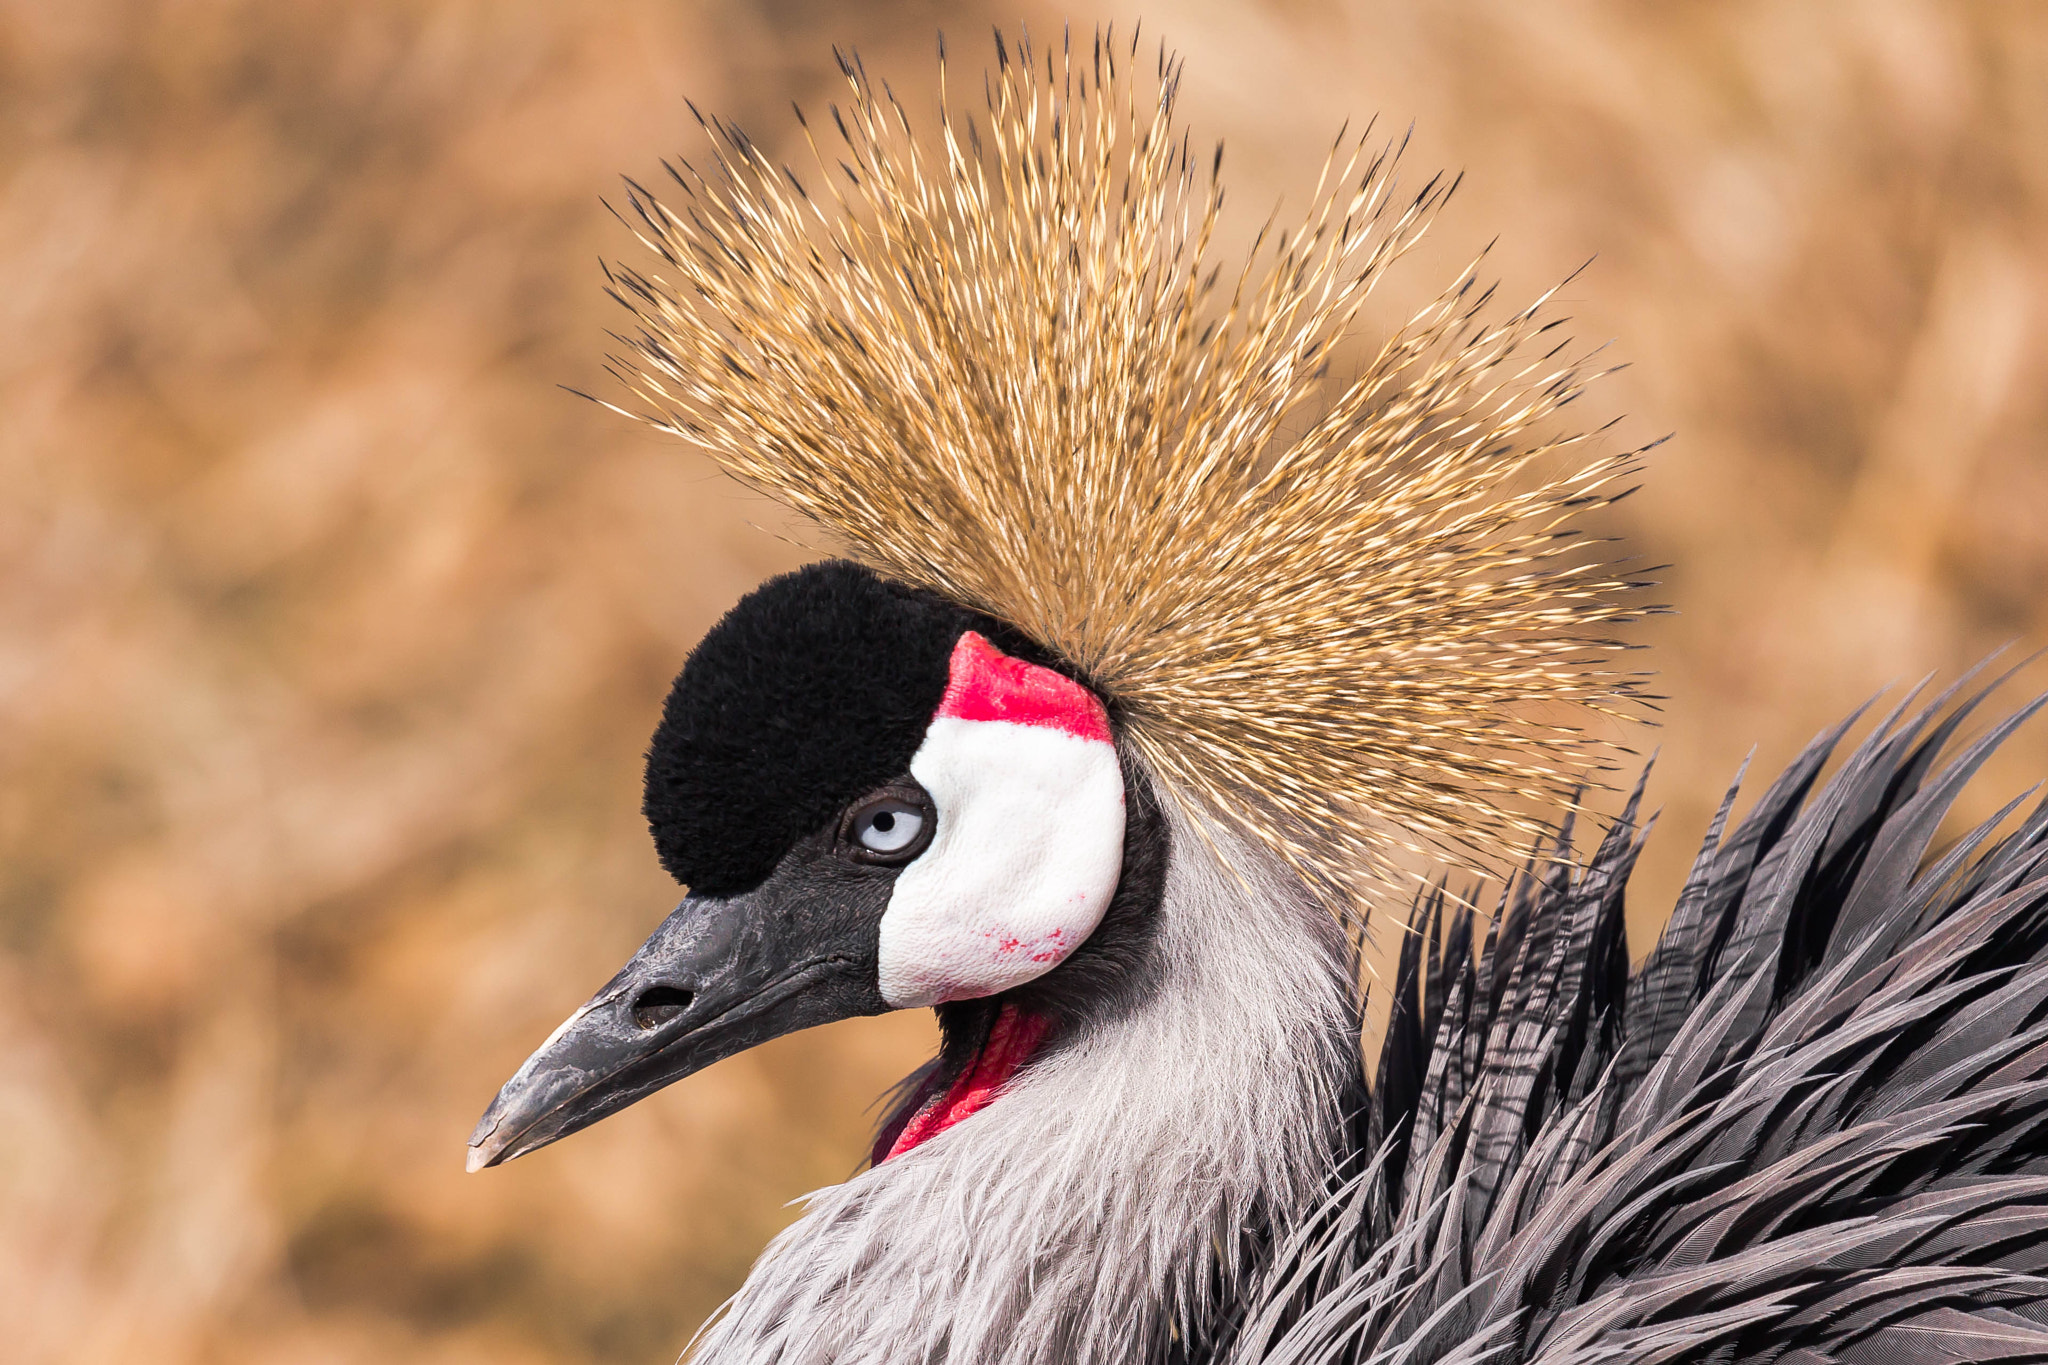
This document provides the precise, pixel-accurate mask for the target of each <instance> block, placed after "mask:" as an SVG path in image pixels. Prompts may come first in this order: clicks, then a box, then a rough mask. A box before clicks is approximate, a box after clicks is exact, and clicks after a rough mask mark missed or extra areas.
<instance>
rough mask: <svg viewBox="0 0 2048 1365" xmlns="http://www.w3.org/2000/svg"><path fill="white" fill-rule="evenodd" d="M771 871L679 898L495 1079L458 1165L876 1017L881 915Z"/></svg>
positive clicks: (490, 1158) (480, 1161)
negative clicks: (616, 967) (760, 1047)
mask: <svg viewBox="0 0 2048 1365" xmlns="http://www.w3.org/2000/svg"><path fill="white" fill-rule="evenodd" d="M782 871H783V870H781V869H778V874H777V875H776V876H775V877H771V878H770V879H769V881H768V882H767V883H765V884H764V885H762V886H761V887H760V888H759V889H757V890H755V891H751V892H748V893H746V894H745V895H741V896H735V897H732V898H730V899H724V900H714V899H708V898H699V897H695V896H691V897H686V898H685V899H684V900H683V902H682V904H680V905H678V906H677V907H676V909H675V911H674V913H673V914H671V915H670V916H669V917H668V918H667V919H666V920H664V921H663V922H662V924H661V927H660V928H658V929H656V930H655V931H654V934H653V935H652V937H650V938H649V939H648V940H647V942H646V943H645V944H644V945H643V946H642V947H641V949H640V951H639V952H637V953H635V954H634V955H633V958H632V960H631V961H630V962H628V963H627V964H626V965H625V967H624V968H623V969H622V970H621V971H620V972H619V974H618V975H617V976H615V977H613V978H612V979H611V981H610V983H609V984H607V985H606V986H605V988H604V989H603V990H601V991H599V992H598V993H597V994H596V995H595V996H593V997H591V999H590V1002H589V1003H588V1004H586V1005H584V1006H583V1008H581V1009H579V1010H577V1011H576V1012H575V1013H574V1014H572V1015H570V1016H569V1018H568V1019H567V1020H566V1021H565V1022H564V1023H563V1024H562V1026H561V1027H560V1028H558V1029H556V1030H555V1032H554V1035H553V1036H552V1037H550V1038H549V1039H548V1040H547V1041H546V1042H545V1043H542V1044H541V1046H540V1048H539V1050H538V1051H536V1052H535V1053H534V1054H533V1055H532V1056H531V1057H529V1058H527V1059H526V1063H525V1065H523V1066H521V1067H520V1068H519V1071H518V1073H517V1074H516V1075H514V1076H513V1077H512V1079H511V1080H509V1081H507V1082H506V1083H505V1087H504V1089H502V1090H500V1091H499V1092H498V1097H497V1098H496V1099H495V1100H493V1101H492V1102H491V1107H490V1108H489V1109H487V1110H485V1111H484V1116H483V1118H482V1120H481V1121H479V1122H478V1124H477V1126H476V1131H475V1133H473V1134H472V1135H471V1136H470V1139H469V1169H470V1170H472V1171H479V1170H482V1169H483V1168H484V1167H486V1166H495V1165H497V1164H498V1163H500V1162H503V1161H510V1160H511V1159H512V1158H514V1157H518V1156H524V1155H525V1154H526V1153H528V1152H531V1151H533V1150H535V1149H536V1148H540V1147H545V1146H546V1145H547V1144H549V1143H550V1142H554V1141H555V1140H557V1139H559V1138H564V1137H567V1136H568V1135H569V1134H571V1133H573V1132H575V1131H576V1130H578V1129H579V1128H585V1127H588V1126H589V1125H591V1124H593V1123H595V1122H597V1121H598V1120H599V1119H601V1118H604V1117H605V1116H606V1115H607V1114H611V1113H614V1112H616V1111H618V1110H620V1109H623V1108H625V1107H626V1106H627V1105H629V1104H632V1103H633V1102H634V1101H636V1100H639V1099H642V1098H644V1097H645V1096H647V1095H651V1094H653V1093H654V1092H655V1091H657V1090H659V1089H661V1087H663V1086H665V1085H667V1084H669V1083H670V1082H671V1081H678V1080H681V1079H682V1078H683V1077H685V1076H688V1075H691V1074H693V1073H695V1072H698V1071H701V1070H703V1069H704V1068H705V1067H707V1066H710V1065H711V1064H712V1063H713V1062H716V1061H720V1060H722V1059H724V1058H726V1057H730V1056H732V1055H733V1054H734V1053H737V1052H743V1051H745V1050H746V1049H747V1048H750V1047H754V1046H755V1045H757V1044H760V1043H764V1042H767V1041H768V1040H769V1039H771V1038H777V1037H780V1036H781V1035H783V1034H785V1033H793V1032H795V1031H796V1030H798V1029H804V1028H809V1027H811V1026H812V1025H814V1024H825V1023H830V1022H832V1021H834V1020H837V1019H845V1018H849V1017H851V1016H853V1015H857V1014H879V1013H882V1012H883V1011H884V1010H886V1009H887V1008H888V1006H887V1005H886V1004H885V1003H884V1002H883V1001H882V999H881V995H880V992H879V989H878V988H877V986H876V970H875V954H876V932H877V931H876V925H877V924H878V922H879V915H878V914H876V913H872V911H871V907H867V906H862V905H857V904H848V903H847V902H848V900H849V899H852V900H866V899H867V898H866V897H852V898H849V897H846V896H844V895H843V894H842V895H839V896H835V895H832V894H831V893H830V892H831V890H832V889H837V888H815V889H812V890H811V891H810V892H809V893H808V894H806V889H805V888H804V886H803V882H804V880H805V879H804V878H803V877H802V876H801V875H800V873H799V874H798V875H795V876H784V875H782ZM818 890H824V891H825V892H826V894H824V895H822V896H820V895H818V894H817V891H818ZM886 894H887V893H886V888H884V891H883V895H884V899H885V901H886Z"/></svg>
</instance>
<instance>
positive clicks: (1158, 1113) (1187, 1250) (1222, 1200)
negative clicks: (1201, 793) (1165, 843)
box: [695, 816, 1358, 1365]
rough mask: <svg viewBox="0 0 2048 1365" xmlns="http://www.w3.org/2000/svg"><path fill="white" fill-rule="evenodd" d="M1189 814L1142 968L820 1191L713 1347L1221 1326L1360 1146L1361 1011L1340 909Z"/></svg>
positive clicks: (784, 1358) (1008, 1350)
mask: <svg viewBox="0 0 2048 1365" xmlns="http://www.w3.org/2000/svg"><path fill="white" fill-rule="evenodd" d="M1172 818H1173V819H1174V820H1175V822H1176V826H1175V828H1174V829H1173V830H1172V836H1173V837H1172V847H1173V856H1172V859H1171V861H1170V864H1169V866H1168V869H1167V875H1166V880H1165V888H1164V893H1163V896H1162V898H1161V906H1160V912H1159V913H1160V922H1159V926H1158V932H1157V934H1156V935H1155V936H1154V937H1153V940H1152V947H1151V949H1150V956H1149V960H1148V961H1147V962H1146V963H1145V964H1144V967H1145V971H1146V972H1147V973H1148V977H1147V980H1146V981H1145V984H1144V987H1143V989H1141V990H1138V991H1135V992H1133V993H1131V994H1130V996H1129V997H1128V998H1127V999H1126V1000H1124V1001H1123V1002H1122V1003H1121V1004H1120V1005H1119V1007H1118V1008H1117V1009H1115V1010H1112V1011H1108V1012H1106V1013H1105V1014H1104V1015H1103V1016H1100V1017H1096V1018H1091V1019H1087V1020H1084V1021H1074V1022H1070V1023H1067V1024H1065V1025H1063V1026H1062V1027H1061V1028H1060V1029H1059V1030H1058V1031H1057V1032H1056V1033H1054V1034H1052V1035H1051V1036H1049V1037H1047V1038H1045V1039H1044V1040H1043V1041H1042V1043H1041V1044H1039V1045H1038V1046H1037V1047H1036V1050H1035V1052H1032V1054H1031V1055H1030V1059H1029V1062H1028V1064H1026V1065H1024V1066H1023V1067H1022V1068H1021V1069H1018V1070H1015V1071H1014V1074H1009V1075H1007V1076H1006V1078H1005V1080H1006V1083H1005V1084H1001V1085H993V1086H988V1087H981V1089H982V1090H983V1091H984V1092H985V1093H981V1094H979V1095H966V1094H963V1096H962V1097H961V1098H962V1100H963V1103H962V1104H961V1105H959V1106H957V1109H958V1110H964V1112H955V1109H953V1108H948V1107H947V1106H948V1101H950V1100H951V1099H952V1098H954V1097H953V1096H952V1093H951V1092H952V1090H957V1089H960V1088H961V1084H960V1082H955V1083H954V1084H953V1085H952V1086H951V1087H950V1088H949V1089H947V1090H945V1091H942V1092H941V1093H940V1094H939V1096H938V1097H937V1103H936V1104H935V1105H921V1106H919V1107H918V1112H917V1113H916V1114H915V1115H913V1117H912V1118H911V1119H910V1120H909V1121H908V1123H907V1124H906V1126H905V1127H904V1129H903V1130H902V1133H901V1134H899V1135H898V1136H897V1137H896V1138H894V1139H893V1141H892V1143H891V1146H892V1148H894V1150H895V1154H894V1155H893V1156H891V1157H890V1158H889V1159H887V1160H885V1161H882V1162H881V1163H879V1164H877V1165H876V1166H875V1167H874V1168H872V1169H870V1170H868V1171H865V1172H863V1173H862V1174H861V1175H859V1176H856V1177H855V1178H854V1179H852V1180H849V1181H848V1182H846V1183H845V1184H843V1185H840V1186H836V1187H834V1188H832V1189H828V1190H825V1191H822V1192H820V1193H818V1194H816V1195H814V1196H812V1198H811V1200H810V1206H809V1210H808V1212H807V1213H806V1215H805V1216H804V1217H803V1218H802V1219H801V1220H800V1221H798V1222H797V1223H796V1224H795V1225H793V1226H792V1227H791V1228H789V1229H788V1230H787V1231H786V1232H784V1233H783V1234H782V1235H781V1236H780V1237H779V1238H777V1239H776V1241H775V1242H774V1243H773V1244H772V1245H771V1246H770V1247H769V1248H768V1250H767V1251H766V1252H765V1253H763V1255H762V1257H761V1259H760V1261H759V1262H758V1263H757V1264H756V1266H755V1268H754V1271H753V1274H752V1275H751V1276H750V1277H749V1278H748V1280H747V1283H746V1285H745V1286H744V1287H743V1288H742V1289H741V1291H740V1292H739V1294H738V1295H736V1296H735V1298H734V1299H733V1301H732V1302H731V1303H730V1304H729V1305H728V1306H727V1309H726V1310H725V1312H724V1313H723V1315H722V1316H721V1317H720V1318H719V1319H718V1320H717V1321H715V1322H714V1323H713V1324H711V1325H710V1326H709V1327H708V1328H707V1329H706V1331H705V1334H704V1335H703V1337H702V1338H701V1339H700V1341H699V1344H698V1349H697V1352H696V1355H695V1359H696V1360H698V1361H700V1362H706V1363H707V1365H728V1362H739V1361H755V1360H775V1361H778V1362H782V1363H783V1365H800V1363H803V1362H818V1363H819V1365H822V1363H823V1362H827V1361H830V1362H835V1365H867V1363H868V1362H873V1365H882V1363H883V1362H896V1361H913V1360H915V1361H940V1360H943V1361H948V1362H966V1361H973V1362H977V1363H979V1362H991V1363H992V1365H996V1363H1000V1365H1008V1363H1009V1362H1017V1363H1018V1365H1022V1362H1027V1361H1029V1362H1039V1361H1046V1360H1060V1361H1070V1362H1075V1365H1109V1363H1110V1362H1126V1361H1147V1360H1153V1359H1161V1358H1164V1357H1165V1356H1166V1355H1167V1353H1168V1350H1169V1343H1181V1344H1183V1345H1184V1344H1186V1343H1189V1342H1199V1341H1200V1340H1202V1339H1204V1338H1205V1337H1207V1336H1208V1335H1209V1334H1210V1333H1211V1331H1212V1329H1213V1328H1214V1326H1215V1319H1216V1316H1217V1314H1218V1313H1219V1311H1220V1308H1221V1305H1222V1304H1223V1303H1225V1302H1226V1301H1227V1299H1228V1296H1229V1294H1230V1291H1231V1290H1232V1288H1233V1287H1234V1286H1235V1285H1236V1283H1237V1282H1238V1280H1239V1277H1240V1276H1241V1275H1242V1274H1243V1273H1244V1272H1245V1270H1246V1269H1248V1262H1249V1260H1250V1259H1251V1258H1252V1257H1253V1256H1254V1255H1255V1254H1256V1249H1257V1244H1258V1243H1259V1241H1260V1239H1261V1238H1264V1237H1270V1236H1271V1235H1273V1234H1274V1233H1276V1232H1279V1231H1283V1230H1284V1229H1286V1228H1287V1227H1288V1226H1289V1225H1291V1224H1292V1223H1293V1222H1294V1221H1295V1220H1296V1219H1297V1218H1298V1217H1299V1216H1300V1215H1301V1214H1302V1213H1303V1212H1305V1211H1306V1210H1307V1209H1308V1208H1310V1207H1312V1206H1313V1205H1314V1203H1315V1202H1316V1199H1317V1197H1318V1195H1319V1194H1320V1192H1321V1191H1322V1189H1323V1186H1324V1182H1325V1181H1326V1180H1327V1179H1328V1177H1329V1175H1330V1173H1331V1171H1332V1170H1333V1169H1334V1167H1335V1166H1336V1164H1337V1163H1338V1161H1339V1160H1340V1159H1341V1156H1342V1154H1343V1152H1344V1150H1345V1145H1344V1144H1345V1141H1346V1139H1345V1137H1344V1131H1345V1125H1344V1107H1345V1103H1346V1100H1347V1099H1348V1098H1350V1097H1351V1096H1352V1095H1353V1094H1354V1087H1355V1086H1356V1084H1357V1076H1358V1051H1357V1035H1356V1024H1355V1017H1354V1010H1353V1006H1352V989H1351V982H1352V977H1351V972H1350V969H1349V966H1348V963H1349V957H1348V955H1347V953H1346V951H1345V948H1344V942H1343V938H1342V936H1341V934H1340V933H1339V932H1338V930H1337V929H1336V927H1335V925H1334V924H1333V923H1332V922H1331V921H1330V920H1329V918H1328V916H1327V915H1325V914H1324V913H1323V912H1322V911H1320V910H1319V909H1318V908H1317V907H1315V905H1314V904H1313V903H1312V902H1311V901H1310V899H1309V897H1308V896H1307V895H1306V894H1305V893H1304V892H1303V890H1302V888H1301V887H1300V885H1299V884H1298V883H1297V882H1295V881H1294V880H1292V879H1290V878H1288V877H1287V876H1286V875H1285V874H1284V873H1282V872H1280V871H1279V870H1278V869H1277V868H1276V867H1275V866H1273V865H1271V864H1270V863H1269V862H1268V861H1266V860H1265V859H1263V858H1261V857H1259V856H1257V855H1255V854H1252V853H1250V852H1248V851H1247V850H1243V849H1240V848H1236V847H1235V846H1233V845H1232V844H1231V843H1230V842H1229V841H1228V836H1227V835H1225V834H1224V833H1223V832H1221V831H1219V830H1213V829H1212V830H1198V829H1196V828H1194V827H1192V826H1191V825H1188V824H1187V822H1186V821H1185V820H1184V819H1182V818H1181V817H1178V816H1175V817H1172ZM1226 854H1227V856H1228V857H1229V858H1230V866H1228V867H1226V866H1225V864H1224V861H1223V859H1224V857H1225V856H1226ZM1011 1027H1012V1029H1013V1030H1016V1029H1027V1030H1028V1028H1029V1024H1028V1021H1021V1020H1013V1022H1012V1026H1011ZM1032 1041H1034V1040H1031V1039H1029V1038H1028V1037H1025V1036H1024V1034H1023V1033H1021V1032H1017V1033H1012V1034H1010V1035H1007V1036H1004V1037H993V1038H992V1039H991V1046H992V1047H993V1045H994V1044H998V1043H1000V1044H1002V1045H1003V1046H1004V1047H1006V1048H1007V1047H1012V1046H1028V1044H1030V1043H1031V1042H1032ZM988 1051H989V1050H987V1049H985V1050H984V1055H985V1056H986V1055H988ZM999 1069H1000V1068H999ZM991 1074H993V1073H991ZM968 1079H969V1081H972V1079H973V1077H972V1075H971V1074H970V1075H969V1077H968ZM984 1079H986V1078H984ZM976 1088H977V1087H976V1086H975V1085H973V1084H969V1085H968V1086H967V1090H968V1091H973V1090H975V1089H976ZM941 1114H943V1115H945V1116H947V1117H949V1118H950V1121H949V1122H946V1123H945V1124H943V1125H940V1124H939V1123H938V1122H937V1120H936V1119H934V1120H933V1122H932V1123H931V1124H930V1125H929V1126H928V1130H926V1131H922V1132H919V1133H918V1134H917V1135H916V1140H915V1141H912V1142H909V1143H908V1144H907V1145H906V1142H905V1138H907V1137H910V1136H911V1134H912V1129H913V1128H915V1127H916V1126H917V1124H918V1122H919V1120H920V1118H923V1117H925V1116H927V1115H941Z"/></svg>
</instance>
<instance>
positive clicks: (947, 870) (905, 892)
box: [880, 632, 1124, 1009]
mask: <svg viewBox="0 0 2048 1365" xmlns="http://www.w3.org/2000/svg"><path fill="white" fill-rule="evenodd" d="M910 774H911V776H912V777H915V778H916V779H917V780H918V782H919V783H921V784H922V785H923V786H924V789H925V790H926V791H927V792H929V793H930V794H931V797H932V802H933V804H934V805H935V806H936V807H937V810H938V828H937V830H936V832H935V834H934V837H933V839H932V845H931V847H930V848H928V849H926V850H925V851H924V853H922V854H921V855H919V857H918V859H917V861H915V862H913V863H912V864H910V866H908V867H906V868H905V869H904V870H903V873H902V875H901V876H899V877H898V878H897V880H896V887H895V891H894V893H893V894H892V895H891V896H890V899H889V907H888V909H887V910H886V911H885V912H884V913H883V915H882V925H881V964H880V965H881V980H880V985H881V991H882V998H883V999H884V1000H886V1001H888V1003H889V1004H891V1005H893V1006H895V1007H896V1008H898V1009H908V1008H912V1007H916V1006H924V1005H936V1004H941V1003H943V1002H945V1001H948V1000H971V999H976V998H979V997H983V996H990V995H996V994H999V993H1001V992H1002V991H1006V990H1008V989H1010V988H1011V987H1012V986H1019V985H1022V984H1023V983H1024V982H1026V981H1029V980H1031V979H1032V978H1034V977H1038V976H1042V975H1044V974H1045V973H1046V972H1049V971H1051V970H1052V969H1053V968H1054V967H1056V966H1058V965H1059V964H1060V963H1061V962H1062V961H1064V960H1065V959H1066V956H1067V955H1068V954H1069V953H1071V952H1073V951H1074V949H1075V948H1077V947H1079V946H1080V944H1081V942H1082V941H1083V940H1084V939H1086V938H1087V937H1088V935H1090V934H1091V933H1093V932H1094V931H1095V926H1096V925H1098V924H1100V923H1101V922H1102V915H1103V911H1104V910H1106V909H1107V908H1108V907H1109V900H1110V897H1111V896H1112V895H1113V894H1114V893H1115V891H1116V884H1117V877H1118V874H1119V873H1120V872H1121V870H1122V867H1123V846H1124V785H1123V773H1122V771H1121V769H1120V768H1119V767H1118V765H1117V757H1116V747H1115V745H1114V744H1113V743H1112V742H1111V740H1110V735H1109V726H1108V722H1107V719H1106V717H1105V716H1104V715H1103V711H1102V704H1101V702H1100V701H1098V700H1097V699H1096V697H1095V695H1094V694H1093V693H1091V692H1089V691H1088V690H1087V689H1086V688H1084V687H1082V686H1080V684H1078V683H1075V682H1073V681H1072V680H1071V679H1068V678H1066V677H1064V676H1062V675H1060V674H1058V673H1055V672H1053V671H1052V670H1050V669H1045V668H1039V667H1037V666H1036V665H1033V664H1028V663H1025V662H1024V661H1022V660H1020V659H1013V658H1011V657H1009V656H1008V655H1005V654H1002V653H1001V652H1000V651H998V650H996V649H995V647H994V646H992V645H990V644H989V643H988V641H986V640H984V639H982V637H981V636H979V635H977V634H974V633H973V632H969V633H967V634H966V635H963V636H962V637H961V639H960V643H959V645H958V646H956V647H955V649H954V652H953V669H952V680H951V683H950V685H949V686H948V688H947V691H946V699H945V701H944V702H942V703H941V704H940V706H939V710H938V714H937V715H936V716H935V717H934V718H933V720H932V724H931V728H930V729H929V730H927V731H926V732H925V739H924V743H923V745H922V746H921V747H920V748H919V749H918V751H917V755H916V757H914V758H912V759H911V761H910Z"/></svg>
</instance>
